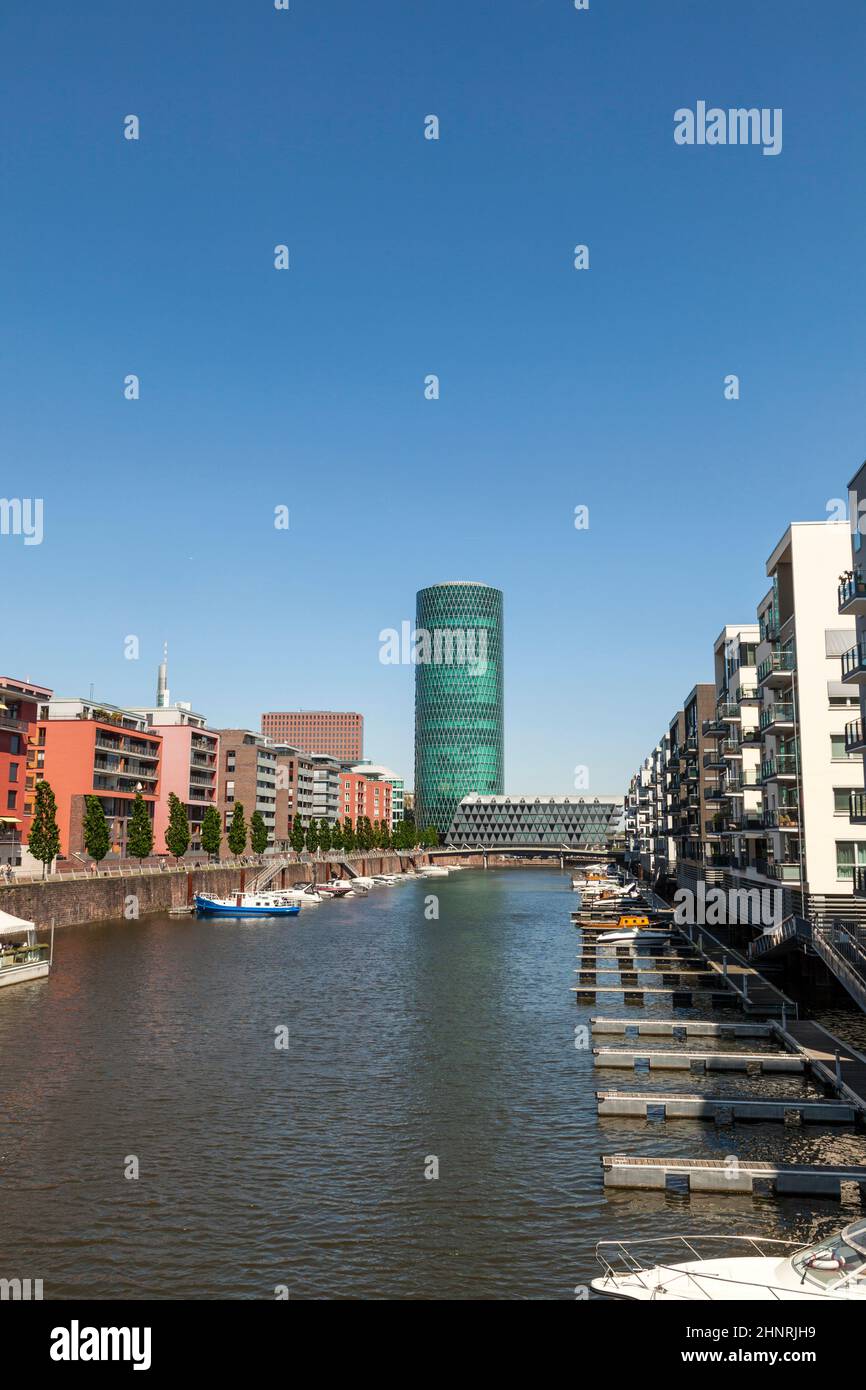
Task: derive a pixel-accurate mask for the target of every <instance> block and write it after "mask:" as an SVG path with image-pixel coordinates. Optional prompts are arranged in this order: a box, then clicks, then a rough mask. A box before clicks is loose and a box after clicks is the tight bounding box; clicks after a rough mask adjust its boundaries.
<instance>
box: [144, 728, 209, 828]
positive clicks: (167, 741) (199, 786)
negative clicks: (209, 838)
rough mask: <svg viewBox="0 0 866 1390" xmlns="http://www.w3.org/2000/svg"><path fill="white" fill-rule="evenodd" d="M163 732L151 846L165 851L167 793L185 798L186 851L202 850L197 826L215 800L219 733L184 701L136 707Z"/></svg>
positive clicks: (180, 798) (198, 826)
mask: <svg viewBox="0 0 866 1390" xmlns="http://www.w3.org/2000/svg"><path fill="white" fill-rule="evenodd" d="M134 713H135V714H140V715H141V716H142V717H143V718H144V719H145V720H146V721H147V725H148V727H149V728H151V729H155V730H156V731H157V732H158V733H159V734H160V735H161V736H162V777H161V779H160V792H159V800H158V801H157V803H156V809H155V814H154V850H155V852H156V853H157V854H162V853H164V852H165V832H166V830H167V829H168V820H169V802H168V799H169V796H170V795H171V794H172V793H173V794H174V795H175V796H176V797H177V798H178V800H179V801H180V802H181V803H182V804H183V808H184V810H185V812H186V817H187V820H188V822H189V831H190V843H189V853H190V854H199V853H201V826H202V821H203V819H204V813H205V811H206V810H207V808H208V806H214V807H216V806H217V805H218V792H219V786H218V776H219V742H220V741H219V735H218V734H217V733H215V732H214V731H213V730H212V729H209V728H208V727H207V720H206V719H205V718H204V716H203V715H201V714H196V713H195V712H194V711H193V710H191V709H188V708H187V707H186V705H182V704H177V705H159V706H155V707H151V708H148V709H136V710H135V711H134Z"/></svg>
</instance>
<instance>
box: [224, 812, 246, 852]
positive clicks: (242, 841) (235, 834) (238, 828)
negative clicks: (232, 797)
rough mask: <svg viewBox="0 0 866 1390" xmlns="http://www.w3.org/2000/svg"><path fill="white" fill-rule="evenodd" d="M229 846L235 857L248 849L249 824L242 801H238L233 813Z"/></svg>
mask: <svg viewBox="0 0 866 1390" xmlns="http://www.w3.org/2000/svg"><path fill="white" fill-rule="evenodd" d="M228 845H229V849H230V850H231V852H232V854H234V855H238V854H243V852H244V850H245V849H246V847H247V823H246V820H245V819H244V803H243V802H242V801H236V802H235V809H234V810H233V811H232V821H231V825H230V826H229V833H228Z"/></svg>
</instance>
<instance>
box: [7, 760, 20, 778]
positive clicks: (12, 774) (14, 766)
mask: <svg viewBox="0 0 866 1390" xmlns="http://www.w3.org/2000/svg"><path fill="white" fill-rule="evenodd" d="M20 766H21V764H20V763H10V764H9V781H10V782H17V781H18V769H19V767H20Z"/></svg>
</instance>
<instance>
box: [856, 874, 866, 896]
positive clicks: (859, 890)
mask: <svg viewBox="0 0 866 1390" xmlns="http://www.w3.org/2000/svg"><path fill="white" fill-rule="evenodd" d="M854 897H855V898H866V869H855V870H854Z"/></svg>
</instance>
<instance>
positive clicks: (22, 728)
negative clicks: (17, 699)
mask: <svg viewBox="0 0 866 1390" xmlns="http://www.w3.org/2000/svg"><path fill="white" fill-rule="evenodd" d="M29 727H30V726H29V725H28V723H27V720H26V719H12V718H10V716H9V715H8V714H3V713H2V711H0V729H7V730H8V731H9V732H10V733H13V734H26V733H27V730H28V728H29Z"/></svg>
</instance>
